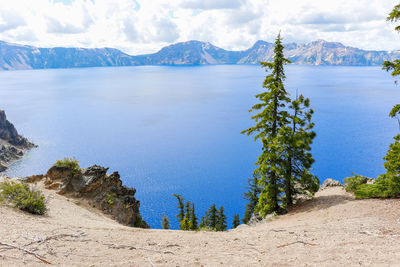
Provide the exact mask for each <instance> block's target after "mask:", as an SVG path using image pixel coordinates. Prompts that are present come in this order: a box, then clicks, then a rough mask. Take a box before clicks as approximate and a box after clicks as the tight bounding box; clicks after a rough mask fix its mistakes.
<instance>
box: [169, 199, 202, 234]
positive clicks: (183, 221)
mask: <svg viewBox="0 0 400 267" xmlns="http://www.w3.org/2000/svg"><path fill="white" fill-rule="evenodd" d="M174 196H175V197H176V198H177V200H178V209H179V214H178V215H176V217H177V218H178V221H179V228H180V229H181V230H185V231H189V230H192V231H195V230H198V228H199V227H198V225H197V216H196V213H195V209H194V203H191V202H189V201H188V202H186V204H185V201H184V199H183V197H181V196H180V195H177V194H174Z"/></svg>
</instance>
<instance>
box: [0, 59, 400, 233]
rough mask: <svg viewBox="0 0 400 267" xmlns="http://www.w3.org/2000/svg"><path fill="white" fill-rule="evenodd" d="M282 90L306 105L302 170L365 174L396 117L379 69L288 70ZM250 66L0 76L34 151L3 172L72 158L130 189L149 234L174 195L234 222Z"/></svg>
mask: <svg viewBox="0 0 400 267" xmlns="http://www.w3.org/2000/svg"><path fill="white" fill-rule="evenodd" d="M286 70H287V71H286V74H287V77H288V79H287V83H286V85H287V89H288V91H289V92H291V94H292V95H293V94H295V92H296V90H298V92H299V93H302V94H304V95H305V96H306V97H309V98H310V99H311V105H312V107H313V108H314V110H315V115H314V122H315V124H316V128H315V131H316V133H317V137H316V138H315V142H314V145H313V155H314V158H315V159H316V163H315V164H314V166H313V167H314V170H313V172H314V174H316V175H318V176H319V178H320V180H321V181H323V180H324V179H326V178H327V177H331V178H334V179H339V180H343V178H345V177H347V176H350V175H351V174H352V172H354V173H357V174H363V175H366V176H370V177H376V176H377V175H379V174H380V173H382V172H383V171H384V169H383V166H382V163H383V160H382V157H384V156H385V153H386V151H387V148H388V145H389V143H391V142H392V137H393V136H395V135H396V134H397V133H398V126H397V121H395V120H394V119H391V118H389V117H388V113H389V111H390V109H391V107H392V106H393V105H394V104H396V103H398V101H399V100H400V88H399V87H397V86H395V84H394V83H393V81H394V80H393V79H392V78H391V77H390V75H389V74H388V73H386V72H384V71H382V70H381V69H380V68H379V67H311V66H288V67H287V69H286ZM265 75H266V73H265V71H264V70H263V69H262V68H260V67H259V66H199V67H158V66H144V67H122V68H88V69H58V70H32V71H8V72H6V71H3V72H0V109H4V110H6V114H7V116H8V119H9V120H10V121H11V122H13V123H14V124H15V126H16V128H17V129H18V130H19V132H20V133H21V134H23V135H24V136H26V137H28V138H29V139H30V140H32V141H33V142H34V143H36V144H38V145H39V147H38V148H36V149H33V150H32V151H31V152H30V153H29V154H28V156H27V157H26V158H24V159H23V160H22V161H19V162H17V163H16V164H14V165H13V166H12V167H11V168H10V170H9V171H8V173H7V175H10V176H27V175H32V174H38V173H45V172H46V171H47V170H48V169H49V168H50V166H51V165H52V164H53V163H54V162H55V161H56V160H57V159H61V158H64V157H72V156H74V157H76V158H77V159H78V160H79V161H80V164H81V166H82V167H88V166H90V165H93V164H99V165H102V166H107V167H110V172H111V171H119V173H120V175H121V178H122V180H123V182H124V184H126V185H128V186H134V187H135V188H136V189H137V193H136V197H137V199H139V200H140V202H141V208H140V210H141V213H142V215H143V217H144V219H145V220H146V221H147V222H148V223H149V224H150V226H151V227H152V228H160V222H161V217H162V216H163V214H166V215H167V216H168V217H169V218H170V219H171V221H172V225H173V226H174V227H177V221H176V218H175V215H176V214H177V209H176V206H177V203H176V200H175V199H174V197H173V196H172V194H174V193H177V194H182V195H183V196H184V198H185V199H186V200H189V201H192V202H194V203H195V204H196V211H197V214H198V217H201V216H203V215H204V212H205V211H206V210H207V209H208V208H209V206H211V205H212V204H213V203H216V204H217V206H220V205H223V206H224V207H225V210H226V213H227V216H228V220H229V225H231V222H232V219H233V214H234V213H239V214H240V216H241V217H242V215H243V212H244V205H245V204H246V201H245V200H244V199H243V198H242V195H243V193H244V192H245V191H246V189H245V187H246V186H247V179H248V178H250V177H251V174H252V171H253V169H254V168H255V166H254V162H255V161H256V157H257V156H258V155H259V154H260V146H259V144H258V143H255V142H254V141H253V139H252V138H251V137H248V136H245V135H241V134H240V132H241V131H242V130H243V129H246V128H248V127H250V126H252V125H253V124H254V123H253V121H252V120H251V119H250V116H251V114H249V113H248V109H249V108H250V107H251V106H252V105H253V104H254V103H255V102H256V99H255V98H254V95H255V94H256V93H258V92H260V91H261V90H262V88H261V84H262V81H263V79H264V77H265Z"/></svg>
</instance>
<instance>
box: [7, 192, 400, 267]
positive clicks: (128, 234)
mask: <svg viewBox="0 0 400 267" xmlns="http://www.w3.org/2000/svg"><path fill="white" fill-rule="evenodd" d="M39 186H40V185H39ZM45 193H46V195H48V197H49V207H50V211H49V213H48V215H47V216H44V217H43V216H34V215H30V214H27V213H24V212H21V211H18V210H15V209H12V208H9V207H5V206H0V242H2V243H7V244H8V245H12V246H15V247H19V248H23V249H26V250H28V251H30V252H34V253H36V254H37V255H38V256H40V257H42V258H43V259H46V260H47V261H49V262H51V263H52V264H54V265H59V266H203V265H204V266H221V265H224V266H360V265H361V266H399V265H400V201H399V200H354V199H353V197H352V196H351V195H349V194H347V193H345V192H344V191H343V190H342V189H341V188H339V187H335V188H329V189H327V190H324V191H322V192H319V193H318V194H317V196H316V198H315V199H314V200H311V201H308V202H305V203H303V204H301V205H300V206H299V207H297V208H295V209H294V210H292V211H291V212H290V213H289V214H287V215H283V216H279V217H277V218H274V219H272V220H271V221H269V222H265V223H261V224H258V225H257V226H253V227H250V226H246V225H242V226H240V227H239V228H238V229H235V230H231V231H228V232H220V233H209V232H184V231H172V230H143V229H137V228H129V227H125V226H121V225H119V224H118V223H116V222H114V221H113V220H111V219H109V218H107V217H105V216H103V215H102V214H99V213H96V212H94V211H89V210H88V209H86V208H84V207H83V206H82V204H81V203H79V201H77V200H72V199H70V200H68V199H67V198H65V197H63V196H60V195H57V194H55V193H54V192H53V191H48V190H45ZM45 265H46V264H45V263H43V262H42V261H40V260H39V259H37V258H35V257H34V256H33V255H30V254H27V253H25V252H23V251H21V250H17V249H9V247H7V246H4V245H3V246H2V245H0V266H45Z"/></svg>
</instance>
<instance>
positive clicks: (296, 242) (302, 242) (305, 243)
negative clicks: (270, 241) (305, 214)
mask: <svg viewBox="0 0 400 267" xmlns="http://www.w3.org/2000/svg"><path fill="white" fill-rule="evenodd" d="M298 243H300V244H303V245H309V246H316V245H317V244H313V243H307V242H304V241H300V240H299V241H294V242H291V243H287V244H282V245H279V246H277V248H283V247H287V246H290V245H294V244H298Z"/></svg>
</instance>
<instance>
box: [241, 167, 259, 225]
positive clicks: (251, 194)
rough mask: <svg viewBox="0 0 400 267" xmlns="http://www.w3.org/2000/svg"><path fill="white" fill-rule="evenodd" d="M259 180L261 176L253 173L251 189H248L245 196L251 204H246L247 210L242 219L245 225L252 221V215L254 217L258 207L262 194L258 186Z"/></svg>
mask: <svg viewBox="0 0 400 267" xmlns="http://www.w3.org/2000/svg"><path fill="white" fill-rule="evenodd" d="M259 180H260V174H259V173H258V172H256V171H255V172H254V173H253V178H252V179H249V180H248V183H249V187H247V189H248V191H247V192H246V193H245V194H244V198H245V199H247V200H248V201H249V202H248V203H247V204H246V210H245V212H244V216H243V219H242V222H243V223H247V222H248V221H249V220H250V218H251V215H253V213H254V211H255V209H256V207H257V204H258V198H259V195H260V193H261V187H260V185H259V184H258V183H259Z"/></svg>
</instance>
